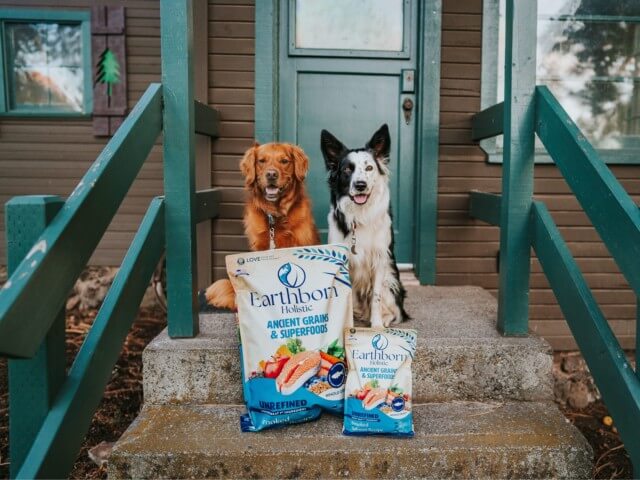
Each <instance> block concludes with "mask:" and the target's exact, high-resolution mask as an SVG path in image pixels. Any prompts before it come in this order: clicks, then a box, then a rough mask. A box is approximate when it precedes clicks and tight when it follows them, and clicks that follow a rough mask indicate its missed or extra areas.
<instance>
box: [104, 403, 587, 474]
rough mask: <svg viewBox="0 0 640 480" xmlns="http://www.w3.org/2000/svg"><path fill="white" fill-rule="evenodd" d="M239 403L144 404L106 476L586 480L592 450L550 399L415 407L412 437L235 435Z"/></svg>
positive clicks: (327, 427) (327, 426)
mask: <svg viewBox="0 0 640 480" xmlns="http://www.w3.org/2000/svg"><path fill="white" fill-rule="evenodd" d="M242 411H243V408H242V407H233V406H222V405H158V406H146V407H145V408H144V409H143V411H142V412H141V414H140V416H139V417H138V419H137V420H136V421H135V422H134V423H133V424H132V425H131V426H130V427H129V429H128V430H127V431H126V432H125V434H124V435H123V437H122V438H121V439H120V440H119V441H118V443H117V444H116V446H115V448H114V450H113V453H112V454H111V457H110V459H109V478H112V479H113V478H338V477H354V478H588V477H590V476H591V468H592V457H593V453H592V451H591V447H590V446H589V444H588V443H587V442H586V440H585V439H584V437H582V435H580V433H579V432H578V431H577V430H576V429H575V428H574V427H573V426H572V425H571V424H570V423H568V422H567V421H566V420H565V418H564V416H562V414H560V412H559V411H558V409H557V408H556V407H555V405H554V404H552V403H550V402H504V403H501V402H495V403H475V402H448V403H432V404H424V405H416V407H415V409H414V423H415V429H416V435H415V437H413V438H408V439H407V438H403V439H399V438H385V437H346V436H343V435H342V434H341V429H342V419H341V418H339V417H333V416H331V415H328V414H324V415H323V416H322V417H321V418H320V420H319V421H317V422H312V423H306V424H301V425H292V426H288V427H284V428H281V429H274V430H266V431H263V432H259V433H241V432H240V428H239V415H240V413H241V412H242Z"/></svg>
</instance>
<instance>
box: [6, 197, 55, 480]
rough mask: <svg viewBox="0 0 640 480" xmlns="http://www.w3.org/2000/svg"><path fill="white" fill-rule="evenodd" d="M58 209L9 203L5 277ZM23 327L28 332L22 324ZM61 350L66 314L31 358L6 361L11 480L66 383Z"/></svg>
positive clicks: (35, 200)
mask: <svg viewBox="0 0 640 480" xmlns="http://www.w3.org/2000/svg"><path fill="white" fill-rule="evenodd" d="M62 205H64V201H63V200H62V199H61V198H59V197H55V196H48V195H43V196H28V197H16V198H13V199H12V200H10V201H9V202H7V204H6V205H5V212H6V215H5V218H6V222H7V263H8V265H7V267H8V268H7V270H8V273H9V275H11V274H12V273H13V272H14V271H15V269H16V268H17V267H18V265H19V264H20V262H21V261H22V259H23V258H24V257H25V256H27V255H29V252H30V251H31V250H32V247H33V246H34V244H35V243H36V241H37V240H38V238H39V237H40V235H41V234H42V232H43V230H44V229H45V228H46V227H47V225H48V224H49V223H50V222H51V220H53V217H55V215H56V214H57V213H58V211H59V210H60V208H62ZM27 320H28V319H26V318H25V321H27ZM24 327H25V328H28V326H27V325H26V324H25V325H24ZM64 349H65V347H64V312H62V311H61V312H60V313H59V314H58V316H57V317H56V319H55V320H54V321H53V324H52V325H51V328H50V329H49V332H48V333H47V335H46V337H45V339H44V341H43V342H42V345H40V348H38V351H37V352H36V354H35V356H34V357H33V358H29V359H27V360H9V439H10V442H9V452H10V458H11V466H10V470H11V472H10V476H11V478H16V476H17V474H18V471H19V470H20V468H21V467H22V464H23V463H24V460H25V458H26V456H27V454H28V453H29V450H30V449H31V446H32V445H33V441H34V439H35V438H36V435H37V434H38V431H39V430H40V427H41V426H42V422H43V421H44V419H45V417H46V416H47V414H48V413H49V409H50V408H51V405H52V404H53V400H54V398H55V396H56V394H57V393H58V390H59V389H60V386H61V385H62V383H63V382H64V378H65V370H64V368H65V353H64Z"/></svg>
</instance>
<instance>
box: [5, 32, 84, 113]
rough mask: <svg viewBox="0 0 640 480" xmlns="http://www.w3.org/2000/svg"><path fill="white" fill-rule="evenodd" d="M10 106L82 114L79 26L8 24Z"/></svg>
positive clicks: (6, 38) (14, 108) (12, 107)
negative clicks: (51, 109)
mask: <svg viewBox="0 0 640 480" xmlns="http://www.w3.org/2000/svg"><path fill="white" fill-rule="evenodd" d="M5 40H6V45H7V47H6V51H7V66H8V68H7V70H8V80H9V105H10V108H11V109H12V110H20V109H33V108H47V107H50V108H55V109H56V110H69V111H74V112H81V111H82V106H83V95H84V92H83V86H84V84H83V82H84V72H83V68H82V67H83V65H82V31H81V27H80V25H79V24H58V23H23V22H16V23H5Z"/></svg>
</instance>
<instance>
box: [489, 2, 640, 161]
mask: <svg viewBox="0 0 640 480" xmlns="http://www.w3.org/2000/svg"><path fill="white" fill-rule="evenodd" d="M482 3H483V5H482V59H481V62H482V65H481V68H482V70H481V81H480V110H484V109H486V108H489V107H490V106H492V105H495V104H496V103H497V101H498V48H500V39H499V38H498V36H499V27H500V26H499V21H500V0H483V2H482ZM594 18H595V17H594ZM629 18H630V19H634V20H635V19H637V17H634V16H629ZM537 21H538V19H537V18H536V22H537ZM492 47H495V48H492ZM639 137H640V135H639ZM480 147H481V148H482V150H484V151H485V153H486V154H487V163H491V164H500V165H501V164H502V163H503V161H502V154H503V149H502V148H499V147H498V145H497V142H496V137H493V138H487V139H485V140H482V141H480ZM596 151H597V152H598V154H599V155H600V158H602V160H603V161H604V163H606V164H609V165H640V149H620V150H613V149H601V148H597V149H596ZM534 159H535V163H536V164H553V163H554V162H553V160H552V158H551V157H550V156H549V154H548V153H547V152H546V150H545V149H544V147H542V148H536V150H535V153H534Z"/></svg>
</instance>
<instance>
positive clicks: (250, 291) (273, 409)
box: [226, 245, 353, 431]
mask: <svg viewBox="0 0 640 480" xmlns="http://www.w3.org/2000/svg"><path fill="white" fill-rule="evenodd" d="M348 254H349V252H348V250H347V247H346V246H344V245H321V246H317V247H296V248H286V249H279V250H269V251H263V252H253V253H245V254H240V255H229V256H227V257H226V264H227V272H228V274H229V278H230V279H231V283H232V284H233V287H234V289H235V291H236V301H237V304H238V319H239V327H240V343H241V346H240V351H241V357H242V358H241V363H242V382H243V392H244V399H245V403H246V405H247V410H248V413H247V414H246V415H243V416H242V418H241V419H240V426H241V428H242V430H243V431H258V430H262V429H264V428H269V427H274V426H278V425H283V424H290V423H300V422H306V421H309V420H314V419H316V418H318V416H319V415H320V413H321V411H322V410H323V409H325V410H329V411H331V412H334V413H337V414H342V413H343V409H344V382H345V379H346V365H345V351H344V341H343V340H344V336H343V333H344V329H345V327H348V326H350V325H352V324H353V312H352V303H351V283H350V279H349V264H348Z"/></svg>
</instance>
